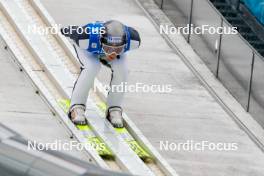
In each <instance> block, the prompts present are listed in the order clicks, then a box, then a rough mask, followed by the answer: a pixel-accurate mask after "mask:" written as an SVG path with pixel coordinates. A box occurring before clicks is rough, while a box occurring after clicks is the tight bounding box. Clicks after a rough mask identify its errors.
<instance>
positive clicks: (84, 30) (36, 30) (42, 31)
mask: <svg viewBox="0 0 264 176" xmlns="http://www.w3.org/2000/svg"><path fill="white" fill-rule="evenodd" d="M61 30H62V31H63V33H64V34H65V35H70V34H74V33H77V34H101V35H102V34H105V33H106V29H105V27H103V26H102V27H93V28H90V27H89V26H87V27H81V26H73V25H72V26H68V27H67V28H64V27H63V26H62V25H61V24H55V25H54V26H48V27H47V26H38V25H28V28H27V32H28V33H29V34H38V35H50V34H52V35H56V34H59V33H60V31H61Z"/></svg>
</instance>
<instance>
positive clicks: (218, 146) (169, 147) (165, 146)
mask: <svg viewBox="0 0 264 176" xmlns="http://www.w3.org/2000/svg"><path fill="white" fill-rule="evenodd" d="M159 144H160V145H159V149H160V150H165V151H236V150H238V144H237V143H235V142H234V143H224V142H217V143H216V142H210V141H199V142H197V141H193V140H187V141H185V142H178V143H176V142H169V141H160V142H159Z"/></svg>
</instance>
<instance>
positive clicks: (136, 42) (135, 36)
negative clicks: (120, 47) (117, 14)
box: [128, 27, 141, 49]
mask: <svg viewBox="0 0 264 176" xmlns="http://www.w3.org/2000/svg"><path fill="white" fill-rule="evenodd" d="M128 31H129V34H130V49H136V48H139V46H140V43H141V39H140V36H139V33H138V31H137V30H135V29H134V28H132V27H128Z"/></svg>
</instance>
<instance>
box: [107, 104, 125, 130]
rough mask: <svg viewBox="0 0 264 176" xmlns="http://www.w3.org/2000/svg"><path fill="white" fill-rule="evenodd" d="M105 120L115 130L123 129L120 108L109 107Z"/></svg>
mask: <svg viewBox="0 0 264 176" xmlns="http://www.w3.org/2000/svg"><path fill="white" fill-rule="evenodd" d="M106 119H108V120H109V122H110V123H111V124H112V125H113V126H114V127H115V128H123V126H124V124H123V117H122V108H121V107H118V106H114V107H109V108H108V110H107V112H106Z"/></svg>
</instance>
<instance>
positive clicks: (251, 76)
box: [247, 51, 255, 112]
mask: <svg viewBox="0 0 264 176" xmlns="http://www.w3.org/2000/svg"><path fill="white" fill-rule="evenodd" d="M254 64H255V53H254V51H252V62H251V71H250V80H249V85H248V101H247V112H249V108H250V99H251V89H252V79H253V73H254Z"/></svg>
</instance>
